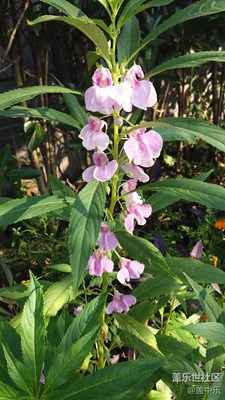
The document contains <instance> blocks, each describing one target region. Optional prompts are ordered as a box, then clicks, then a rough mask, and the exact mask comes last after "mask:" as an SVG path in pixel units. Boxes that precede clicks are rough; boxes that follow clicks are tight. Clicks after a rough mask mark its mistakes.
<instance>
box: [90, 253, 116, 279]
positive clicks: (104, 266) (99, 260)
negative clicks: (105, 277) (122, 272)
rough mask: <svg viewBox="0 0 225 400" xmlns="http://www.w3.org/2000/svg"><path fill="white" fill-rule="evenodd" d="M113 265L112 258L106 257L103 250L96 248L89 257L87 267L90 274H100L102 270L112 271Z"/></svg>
mask: <svg viewBox="0 0 225 400" xmlns="http://www.w3.org/2000/svg"><path fill="white" fill-rule="evenodd" d="M113 266H114V264H113V262H112V260H110V259H109V258H107V257H106V254H105V251H104V250H102V249H97V250H95V251H94V253H93V254H92V255H91V257H90V258H89V261H88V265H87V269H88V271H89V274H90V275H95V276H102V274H103V273H104V272H109V273H110V272H112V271H113Z"/></svg>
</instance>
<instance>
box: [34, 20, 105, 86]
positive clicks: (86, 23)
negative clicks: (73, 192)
mask: <svg viewBox="0 0 225 400" xmlns="http://www.w3.org/2000/svg"><path fill="white" fill-rule="evenodd" d="M50 21H62V22H65V23H67V24H69V25H71V26H73V27H74V28H77V29H79V30H80V31H81V32H83V33H84V34H85V35H86V36H87V37H88V38H89V39H90V40H91V41H92V42H93V43H94V44H95V45H96V47H97V49H98V50H99V52H100V53H101V56H102V57H103V58H104V59H105V61H106V62H107V64H108V66H111V62H110V56H109V49H108V42H107V38H106V36H105V35H104V33H103V32H102V30H101V29H99V28H98V26H96V25H95V24H94V22H93V21H92V20H91V19H87V17H80V18H74V17H73V18H71V17H56V16H53V15H43V16H42V17H39V18H37V19H35V20H34V21H32V22H31V23H30V24H31V25H35V24H39V23H41V22H50ZM71 92H72V91H71Z"/></svg>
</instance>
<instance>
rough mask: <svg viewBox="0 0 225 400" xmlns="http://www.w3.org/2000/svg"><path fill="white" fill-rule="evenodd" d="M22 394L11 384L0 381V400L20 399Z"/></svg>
mask: <svg viewBox="0 0 225 400" xmlns="http://www.w3.org/2000/svg"><path fill="white" fill-rule="evenodd" d="M20 398H21V397H20V394H19V393H18V392H17V391H16V390H15V389H13V388H12V387H11V386H9V385H6V384H5V383H3V382H1V381H0V400H18V399H20Z"/></svg>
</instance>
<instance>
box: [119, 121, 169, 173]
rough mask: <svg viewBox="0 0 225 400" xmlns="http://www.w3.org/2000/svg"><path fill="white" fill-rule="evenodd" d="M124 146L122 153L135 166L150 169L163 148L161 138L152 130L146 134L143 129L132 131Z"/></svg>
mask: <svg viewBox="0 0 225 400" xmlns="http://www.w3.org/2000/svg"><path fill="white" fill-rule="evenodd" d="M129 136H130V139H128V140H127V141H126V142H125V144H124V151H125V153H126V155H127V157H128V158H129V161H130V162H131V161H133V162H134V164H135V165H140V166H142V167H151V166H152V165H153V164H154V162H155V158H157V157H159V155H160V152H161V150H162V146H163V140H162V138H161V136H160V135H159V134H158V133H157V132H155V131H154V130H150V131H147V132H146V129H145V128H141V129H137V130H135V131H132V132H131V133H130V134H129Z"/></svg>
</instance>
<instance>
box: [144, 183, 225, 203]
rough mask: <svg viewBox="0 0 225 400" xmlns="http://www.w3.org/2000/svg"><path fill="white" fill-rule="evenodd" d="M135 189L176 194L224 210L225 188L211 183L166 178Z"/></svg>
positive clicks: (181, 197) (183, 198) (187, 199)
mask: <svg viewBox="0 0 225 400" xmlns="http://www.w3.org/2000/svg"><path fill="white" fill-rule="evenodd" d="M137 190H143V191H145V190H152V191H155V192H160V193H162V194H164V195H165V196H171V195H172V196H174V195H176V196H179V198H180V199H182V200H185V201H190V202H195V203H198V204H202V205H204V206H206V207H208V208H215V209H218V210H225V188H223V187H222V186H220V185H216V184H212V183H206V182H200V181H196V180H194V179H187V178H183V179H166V180H164V181H159V182H155V183H150V184H146V185H144V186H140V187H139V188H138V189H137Z"/></svg>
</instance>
